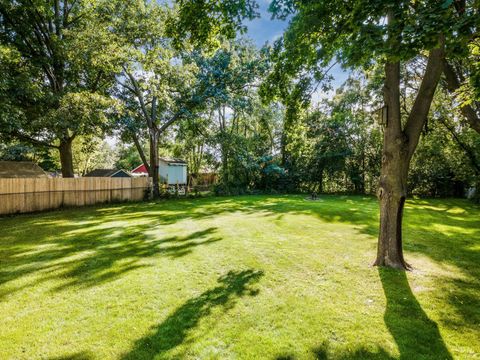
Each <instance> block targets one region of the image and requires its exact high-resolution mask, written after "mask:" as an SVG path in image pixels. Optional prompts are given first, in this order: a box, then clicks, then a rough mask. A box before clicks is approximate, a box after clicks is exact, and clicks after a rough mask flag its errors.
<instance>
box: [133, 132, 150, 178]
mask: <svg viewBox="0 0 480 360" xmlns="http://www.w3.org/2000/svg"><path fill="white" fill-rule="evenodd" d="M132 138H133V143H134V144H135V147H136V148H137V151H138V154H139V155H140V158H141V159H142V162H143V165H145V168H146V169H147V172H148V173H149V174H150V164H149V163H148V161H147V157H146V156H145V152H144V151H143V148H142V145H141V144H140V141H139V140H138V137H137V135H136V134H134V133H132Z"/></svg>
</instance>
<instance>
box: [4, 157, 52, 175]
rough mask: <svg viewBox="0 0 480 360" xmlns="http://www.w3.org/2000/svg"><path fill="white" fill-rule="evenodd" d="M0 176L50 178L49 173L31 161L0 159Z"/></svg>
mask: <svg viewBox="0 0 480 360" xmlns="http://www.w3.org/2000/svg"><path fill="white" fill-rule="evenodd" d="M0 178H48V175H47V174H46V173H45V171H43V170H42V168H41V167H40V166H38V165H37V164H35V163H33V162H30V161H0Z"/></svg>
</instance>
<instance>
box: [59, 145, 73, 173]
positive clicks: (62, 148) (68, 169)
mask: <svg viewBox="0 0 480 360" xmlns="http://www.w3.org/2000/svg"><path fill="white" fill-rule="evenodd" d="M72 141H73V138H68V139H67V140H62V142H60V145H59V146H58V151H59V152H60V164H61V167H62V176H63V177H64V178H73V177H75V173H74V171H73V153H72Z"/></svg>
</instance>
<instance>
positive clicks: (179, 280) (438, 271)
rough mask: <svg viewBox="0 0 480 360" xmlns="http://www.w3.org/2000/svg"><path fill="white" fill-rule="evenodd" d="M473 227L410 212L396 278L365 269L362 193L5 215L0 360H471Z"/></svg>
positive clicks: (442, 210) (453, 210) (477, 315)
mask: <svg viewBox="0 0 480 360" xmlns="http://www.w3.org/2000/svg"><path fill="white" fill-rule="evenodd" d="M479 215H480V210H479V208H478V207H475V206H473V205H471V204H469V203H468V202H465V201H462V200H428V201H427V200H414V201H410V202H408V203H407V209H406V217H405V222H406V224H407V225H406V226H405V250H406V257H407V260H408V261H409V262H410V263H411V264H412V265H413V266H414V268H415V270H414V271H413V272H411V273H407V274H405V273H401V272H395V271H390V270H387V269H377V268H372V267H370V266H369V265H370V264H371V262H372V261H373V259H374V255H375V246H376V234H377V229H378V210H377V204H376V201H375V199H372V198H369V197H346V196H325V197H322V199H321V201H318V202H310V201H305V200H304V199H303V198H302V197H299V196H275V197H267V196H246V197H237V198H209V199H201V200H194V201H190V200H182V201H169V202H160V203H142V204H127V205H121V206H118V205H117V206H106V207H98V208H88V209H77V210H66V211H57V212H52V213H46V214H39V215H22V216H18V217H15V218H3V219H0V227H1V229H2V232H1V233H0V313H1V314H4V315H3V316H2V323H1V324H0V345H1V346H0V358H2V359H3V358H6V359H9V358H12V359H22V358H25V359H32V358H33V359H34V358H50V359H105V358H112V359H153V358H159V359H162V358H165V359H178V358H192V359H193V358H195V359H196V358H202V359H203V358H205V359H210V358H218V359H229V358H235V359H244V358H245V359H264V358H266V359H268V358H270V359H370V358H378V359H398V358H401V359H413V358H420V359H451V358H461V359H471V358H478V357H479V353H480V345H479V342H478V338H480V328H479V327H480V325H479V324H480V300H479V297H480V266H479V264H480V217H479Z"/></svg>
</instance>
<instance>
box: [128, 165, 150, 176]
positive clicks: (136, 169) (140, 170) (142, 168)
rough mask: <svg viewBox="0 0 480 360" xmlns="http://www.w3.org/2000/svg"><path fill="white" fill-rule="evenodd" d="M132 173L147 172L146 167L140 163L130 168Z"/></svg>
mask: <svg viewBox="0 0 480 360" xmlns="http://www.w3.org/2000/svg"><path fill="white" fill-rule="evenodd" d="M132 173H142V174H143V173H148V171H147V167H146V166H145V164H140V165H138V166H137V167H136V168H135V169H133V170H132Z"/></svg>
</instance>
